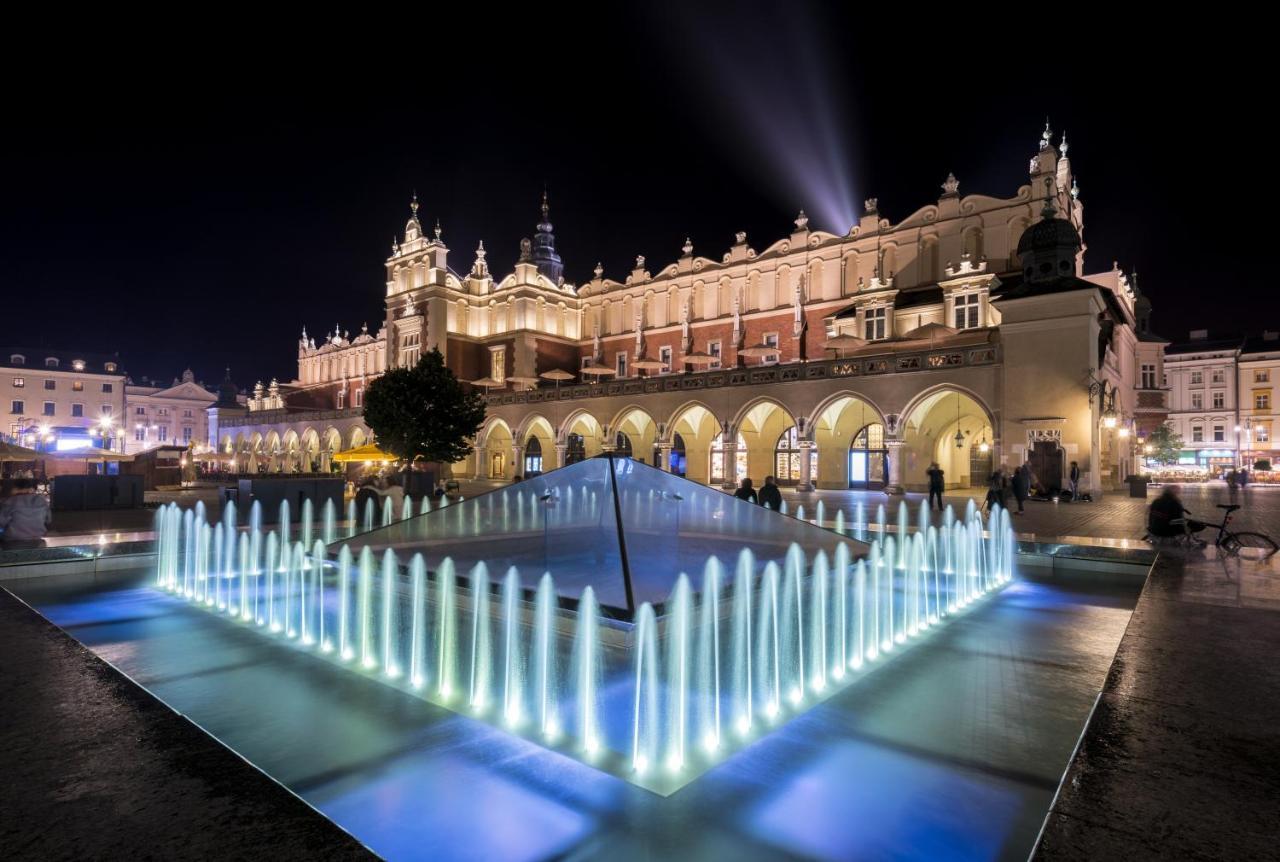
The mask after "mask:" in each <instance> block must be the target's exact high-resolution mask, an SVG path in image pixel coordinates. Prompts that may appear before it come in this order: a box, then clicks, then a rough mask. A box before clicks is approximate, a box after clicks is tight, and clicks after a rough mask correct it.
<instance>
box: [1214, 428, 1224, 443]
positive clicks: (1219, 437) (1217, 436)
mask: <svg viewBox="0 0 1280 862" xmlns="http://www.w3.org/2000/svg"><path fill="white" fill-rule="evenodd" d="M1226 439H1227V426H1225V425H1214V426H1213V442H1214V443H1224V442H1226Z"/></svg>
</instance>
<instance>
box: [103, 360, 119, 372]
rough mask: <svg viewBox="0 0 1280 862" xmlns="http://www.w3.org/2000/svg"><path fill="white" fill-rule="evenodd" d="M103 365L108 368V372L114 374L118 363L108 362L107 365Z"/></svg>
mask: <svg viewBox="0 0 1280 862" xmlns="http://www.w3.org/2000/svg"><path fill="white" fill-rule="evenodd" d="M103 367H104V368H105V369H107V372H108V373H111V374H114V373H115V370H116V364H115V363H114V362H108V363H107V364H106V365H104V366H103Z"/></svg>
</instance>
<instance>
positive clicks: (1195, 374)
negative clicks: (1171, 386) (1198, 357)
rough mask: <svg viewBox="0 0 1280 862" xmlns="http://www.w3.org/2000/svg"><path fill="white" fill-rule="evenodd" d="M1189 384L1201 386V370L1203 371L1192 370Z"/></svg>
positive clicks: (1202, 383)
mask: <svg viewBox="0 0 1280 862" xmlns="http://www.w3.org/2000/svg"><path fill="white" fill-rule="evenodd" d="M1191 385H1192V386H1203V385H1204V372H1203V371H1192V372H1191Z"/></svg>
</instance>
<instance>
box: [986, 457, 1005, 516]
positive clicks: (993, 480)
mask: <svg viewBox="0 0 1280 862" xmlns="http://www.w3.org/2000/svg"><path fill="white" fill-rule="evenodd" d="M983 505H984V506H986V509H987V514H991V513H992V512H993V511H994V510H995V507H996V506H1000V507H1001V508H1003V507H1004V473H1003V472H1002V471H1001V470H1000V468H999V467H997V468H996V469H995V470H993V471H992V472H991V477H990V478H989V479H987V500H986V502H985V503H984V504H983Z"/></svg>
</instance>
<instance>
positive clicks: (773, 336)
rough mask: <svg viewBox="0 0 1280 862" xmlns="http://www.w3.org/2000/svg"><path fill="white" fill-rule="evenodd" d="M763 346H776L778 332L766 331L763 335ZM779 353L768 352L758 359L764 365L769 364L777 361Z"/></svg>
mask: <svg viewBox="0 0 1280 862" xmlns="http://www.w3.org/2000/svg"><path fill="white" fill-rule="evenodd" d="M764 346H765V347H773V348H776V347H777V346H778V333H776V332H769V333H766V334H765V337H764ZM780 355H781V354H778V353H770V354H768V355H767V356H762V357H761V360H760V361H761V362H763V363H764V364H766V365H769V364H772V363H775V362H777V361H778V358H779V356H780Z"/></svg>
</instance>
